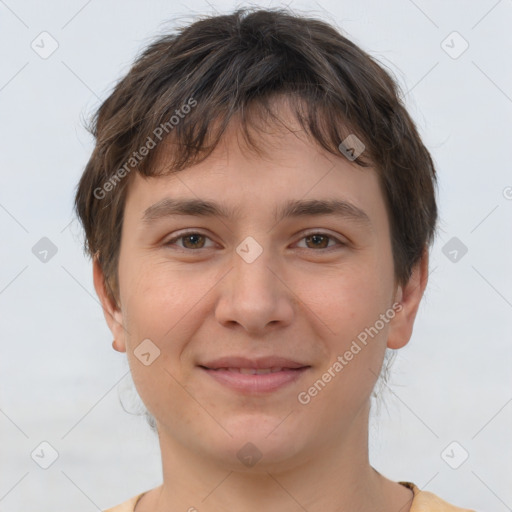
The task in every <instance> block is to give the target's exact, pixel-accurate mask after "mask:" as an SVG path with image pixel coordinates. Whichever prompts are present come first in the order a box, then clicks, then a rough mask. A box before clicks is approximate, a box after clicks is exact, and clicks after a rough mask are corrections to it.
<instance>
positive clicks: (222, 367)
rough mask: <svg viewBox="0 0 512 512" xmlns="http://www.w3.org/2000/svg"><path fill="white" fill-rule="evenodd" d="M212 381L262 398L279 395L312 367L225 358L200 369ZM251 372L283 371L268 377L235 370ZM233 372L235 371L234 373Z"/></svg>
mask: <svg viewBox="0 0 512 512" xmlns="http://www.w3.org/2000/svg"><path fill="white" fill-rule="evenodd" d="M198 366H199V368H200V369H201V370H202V371H203V372H205V373H207V374H208V375H209V376H210V377H211V378H213V379H214V380H216V381H217V382H219V383H220V384H223V385H224V386H227V387H229V388H231V389H233V390H235V391H238V392H241V393H247V394H262V393H270V392H273V391H277V390H279V389H281V388H283V387H285V386H287V385H290V384H292V383H293V382H295V381H296V380H298V379H299V378H300V377H301V376H302V375H303V374H304V373H305V372H306V371H307V370H309V368H311V366H309V365H305V364H303V363H299V362H297V361H292V360H290V359H286V358H283V357H262V358H258V359H249V358H246V357H224V358H220V359H216V360H215V361H211V362H208V363H205V364H200V365H198ZM240 368H249V369H254V370H261V369H266V368H281V369H280V370H279V371H275V372H272V373H264V374H247V373H239V372H238V371H236V370H235V371H233V369H240ZM230 369H231V370H230Z"/></svg>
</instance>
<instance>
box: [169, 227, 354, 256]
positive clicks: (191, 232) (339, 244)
mask: <svg viewBox="0 0 512 512" xmlns="http://www.w3.org/2000/svg"><path fill="white" fill-rule="evenodd" d="M190 235H200V236H203V237H205V238H207V239H210V237H209V236H208V235H205V234H204V233H201V232H200V231H187V232H185V233H181V234H180V235H178V236H176V237H174V238H171V239H170V240H168V241H167V242H165V243H164V246H166V247H170V246H172V245H174V243H175V242H176V241H177V240H181V239H183V238H186V237H187V236H190ZM314 235H320V236H322V237H326V238H328V239H330V240H335V241H336V242H338V243H337V244H336V245H338V246H340V247H343V246H346V245H347V244H346V243H344V242H342V241H341V240H340V239H338V238H336V237H335V236H333V235H331V234H329V233H324V232H322V231H312V232H309V233H306V234H305V235H303V236H302V238H301V239H300V240H301V241H302V240H304V239H305V238H308V237H311V236H314ZM334 247H335V246H331V247H324V248H320V249H310V250H312V251H319V250H323V251H329V250H332V249H333V248H334ZM178 248H179V249H180V250H182V251H185V252H198V251H200V250H201V249H208V247H200V248H199V249H188V248H186V247H178ZM300 249H309V248H308V247H301V248H300Z"/></svg>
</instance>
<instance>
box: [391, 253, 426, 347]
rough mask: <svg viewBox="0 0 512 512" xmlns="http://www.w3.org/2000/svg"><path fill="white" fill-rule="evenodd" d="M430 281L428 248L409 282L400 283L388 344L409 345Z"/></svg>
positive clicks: (392, 345) (396, 345)
mask: <svg viewBox="0 0 512 512" xmlns="http://www.w3.org/2000/svg"><path fill="white" fill-rule="evenodd" d="M427 281H428V249H427V248H425V249H424V250H423V254H422V257H421V259H420V261H419V262H418V263H417V264H416V265H415V266H414V268H413V270H412V273H411V277H410V278H409V280H408V282H407V284H405V285H403V286H402V285H399V286H398V288H397V292H396V295H395V301H396V303H400V304H401V309H400V310H399V309H398V308H397V309H396V315H395V317H394V318H393V320H392V321H391V322H390V327H389V331H388V340H387V346H388V348H391V349H399V348H402V347H404V346H405V345H407V343H408V342H409V340H410V339H411V336H412V331H413V327H414V320H415V319H416V313H417V312H418V308H419V306H420V302H421V299H422V297H423V293H424V291H425V288H426V286H427Z"/></svg>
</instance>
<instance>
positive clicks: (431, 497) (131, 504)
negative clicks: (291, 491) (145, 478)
mask: <svg viewBox="0 0 512 512" xmlns="http://www.w3.org/2000/svg"><path fill="white" fill-rule="evenodd" d="M399 483H400V484H402V485H405V487H408V488H409V489H412V491H413V493H414V498H413V500H412V505H411V510H410V512H475V511H474V510H469V509H467V508H459V507H455V506H454V505H450V504H449V503H447V502H446V501H444V500H442V499H441V498H439V497H438V496H436V495H435V494H432V493H431V492H428V491H422V490H420V489H418V487H417V486H416V485H414V484H413V483H411V482H399ZM144 494H145V493H144V492H143V493H141V494H138V495H137V496H134V497H133V498H131V499H129V500H128V501H125V502H124V503H121V505H117V506H116V507H113V508H109V509H108V510H105V511H104V512H133V510H134V509H135V505H136V504H137V502H138V501H139V500H140V499H141V498H142V496H144Z"/></svg>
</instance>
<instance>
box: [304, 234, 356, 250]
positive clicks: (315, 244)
mask: <svg viewBox="0 0 512 512" xmlns="http://www.w3.org/2000/svg"><path fill="white" fill-rule="evenodd" d="M301 240H306V244H311V246H310V247H308V246H306V247H305V248H306V249H327V248H328V244H329V240H335V241H336V242H338V243H337V244H334V245H340V246H343V245H346V244H344V243H343V242H341V241H340V240H339V239H337V238H336V237H334V236H332V235H330V234H328V233H322V232H313V233H308V234H307V235H306V236H305V237H303V238H301ZM301 248H302V249H303V248H304V247H301Z"/></svg>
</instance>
